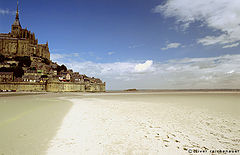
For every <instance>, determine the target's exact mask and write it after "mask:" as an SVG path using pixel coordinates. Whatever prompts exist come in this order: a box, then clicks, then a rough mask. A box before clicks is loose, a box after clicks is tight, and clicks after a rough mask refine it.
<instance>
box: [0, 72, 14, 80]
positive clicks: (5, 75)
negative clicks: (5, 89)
mask: <svg viewBox="0 0 240 155" xmlns="http://www.w3.org/2000/svg"><path fill="white" fill-rule="evenodd" d="M12 81H13V72H0V82H12Z"/></svg>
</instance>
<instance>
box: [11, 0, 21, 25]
mask: <svg viewBox="0 0 240 155" xmlns="http://www.w3.org/2000/svg"><path fill="white" fill-rule="evenodd" d="M13 25H14V26H20V27H21V24H20V21H19V11H18V0H17V11H16V17H15V21H14V23H13Z"/></svg>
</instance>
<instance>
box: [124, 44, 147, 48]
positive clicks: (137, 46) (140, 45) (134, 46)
mask: <svg viewBox="0 0 240 155" xmlns="http://www.w3.org/2000/svg"><path fill="white" fill-rule="evenodd" d="M142 46H144V44H137V45H130V46H129V47H128V48H139V47H142Z"/></svg>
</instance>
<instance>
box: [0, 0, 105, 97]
mask: <svg viewBox="0 0 240 155" xmlns="http://www.w3.org/2000/svg"><path fill="white" fill-rule="evenodd" d="M105 85H106V84H105V82H104V83H103V82H102V81H101V80H100V79H98V78H94V77H88V76H86V75H85V74H79V72H73V70H71V69H67V67H66V66H65V65H61V66H60V65H58V64H57V63H56V62H52V61H51V60H50V52H49V48H48V42H47V43H46V44H38V39H37V38H36V37H35V34H34V33H31V31H29V30H27V29H23V28H22V26H21V24H20V20H19V11H18V2H17V11H16V17H15V20H14V23H13V24H12V27H11V32H9V33H0V91H49V92H104V91H105Z"/></svg>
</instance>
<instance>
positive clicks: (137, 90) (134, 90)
mask: <svg viewBox="0 0 240 155" xmlns="http://www.w3.org/2000/svg"><path fill="white" fill-rule="evenodd" d="M106 92H107V93H130V92H240V89H127V90H107V91H106Z"/></svg>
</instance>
